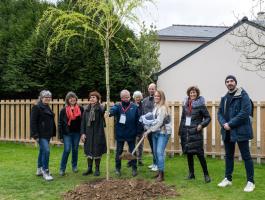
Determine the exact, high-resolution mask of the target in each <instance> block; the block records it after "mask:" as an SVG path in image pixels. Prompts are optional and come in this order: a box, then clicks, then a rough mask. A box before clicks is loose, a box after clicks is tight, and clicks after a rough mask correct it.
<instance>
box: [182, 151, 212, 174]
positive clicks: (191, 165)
mask: <svg viewBox="0 0 265 200" xmlns="http://www.w3.org/2000/svg"><path fill="white" fill-rule="evenodd" d="M194 155H197V157H198V159H199V161H200V163H201V166H202V170H203V174H204V175H209V172H208V169H207V163H206V159H205V157H204V153H196V154H191V153H188V154H187V159H188V166H189V171H190V173H191V174H194V160H193V156H194Z"/></svg>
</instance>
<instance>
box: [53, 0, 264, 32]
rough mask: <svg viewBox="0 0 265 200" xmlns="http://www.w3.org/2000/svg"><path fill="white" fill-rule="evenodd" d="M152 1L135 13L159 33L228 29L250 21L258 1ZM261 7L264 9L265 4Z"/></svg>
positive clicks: (255, 11)
mask: <svg viewBox="0 0 265 200" xmlns="http://www.w3.org/2000/svg"><path fill="white" fill-rule="evenodd" d="M48 1H51V2H56V1H57V0H48ZM263 1H265V0H263ZM155 2H156V4H155V6H154V5H152V4H148V5H146V8H145V9H143V10H140V11H137V14H138V15H139V18H140V19H141V21H146V23H147V24H151V23H154V24H155V25H156V26H157V29H158V30H159V29H162V28H165V27H167V26H171V25H172V24H189V25H226V26H230V25H233V24H234V23H236V22H237V21H238V19H241V18H242V17H243V16H247V17H248V18H249V19H252V18H253V16H252V14H251V13H252V8H254V13H255V14H256V13H257V12H258V11H259V10H260V6H259V3H258V2H259V0H155ZM262 7H263V8H264V7H265V3H263V5H262ZM263 10H264V9H263Z"/></svg>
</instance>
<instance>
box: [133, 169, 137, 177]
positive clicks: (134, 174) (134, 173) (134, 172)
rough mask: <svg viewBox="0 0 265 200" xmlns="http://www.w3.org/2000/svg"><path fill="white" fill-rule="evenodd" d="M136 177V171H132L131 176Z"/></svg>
mask: <svg viewBox="0 0 265 200" xmlns="http://www.w3.org/2000/svg"><path fill="white" fill-rule="evenodd" d="M137 175H138V174H137V170H136V169H133V170H132V176H133V177H135V176H137Z"/></svg>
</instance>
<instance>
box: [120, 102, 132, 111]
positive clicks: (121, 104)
mask: <svg viewBox="0 0 265 200" xmlns="http://www.w3.org/2000/svg"><path fill="white" fill-rule="evenodd" d="M120 105H121V109H122V111H123V112H124V113H126V112H127V110H129V108H130V107H131V103H130V104H129V106H128V107H127V108H126V109H124V108H123V107H122V104H121V103H120Z"/></svg>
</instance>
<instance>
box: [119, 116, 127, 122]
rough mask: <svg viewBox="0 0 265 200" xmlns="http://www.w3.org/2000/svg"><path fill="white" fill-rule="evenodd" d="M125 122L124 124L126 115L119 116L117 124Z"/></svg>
mask: <svg viewBox="0 0 265 200" xmlns="http://www.w3.org/2000/svg"><path fill="white" fill-rule="evenodd" d="M125 122H126V115H125V114H121V116H120V120H119V123H121V124H125Z"/></svg>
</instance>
